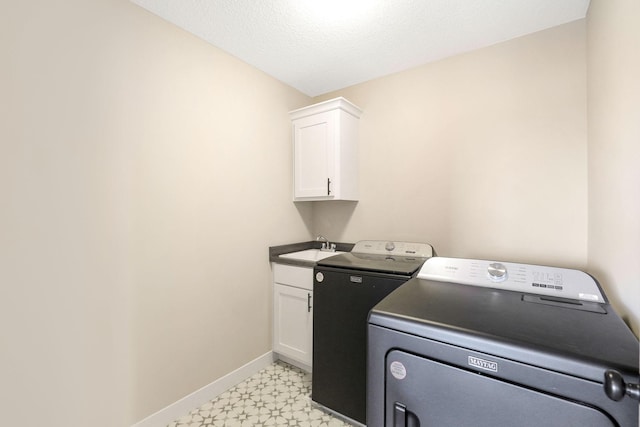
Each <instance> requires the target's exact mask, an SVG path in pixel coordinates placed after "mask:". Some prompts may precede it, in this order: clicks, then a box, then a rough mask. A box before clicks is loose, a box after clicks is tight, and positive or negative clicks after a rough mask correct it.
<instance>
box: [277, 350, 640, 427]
mask: <svg viewBox="0 0 640 427" xmlns="http://www.w3.org/2000/svg"><path fill="white" fill-rule="evenodd" d="M273 358H274V359H275V360H278V359H280V360H282V361H283V362H287V363H288V364H289V365H293V366H296V367H298V368H300V369H302V370H303V371H305V372H311V366H309V365H307V364H306V363H302V362H298V361H297V360H295V359H290V358H288V357H287V356H283V355H282V354H279V353H273ZM639 427H640V426H639Z"/></svg>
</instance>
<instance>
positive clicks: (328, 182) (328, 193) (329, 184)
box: [327, 178, 331, 196]
mask: <svg viewBox="0 0 640 427" xmlns="http://www.w3.org/2000/svg"><path fill="white" fill-rule="evenodd" d="M330 195H331V178H327V196H330Z"/></svg>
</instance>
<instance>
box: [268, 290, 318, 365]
mask: <svg viewBox="0 0 640 427" xmlns="http://www.w3.org/2000/svg"><path fill="white" fill-rule="evenodd" d="M273 289H274V295H273V303H274V313H273V349H274V351H275V352H276V353H279V354H281V355H283V356H287V357H290V358H291V359H294V360H296V361H298V362H301V363H304V364H305V365H308V366H311V363H312V355H313V351H312V345H313V311H312V303H313V301H312V298H313V292H312V291H310V290H307V289H302V288H296V287H293V286H286V285H281V284H279V283H275V284H274V288H273Z"/></svg>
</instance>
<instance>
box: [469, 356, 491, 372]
mask: <svg viewBox="0 0 640 427" xmlns="http://www.w3.org/2000/svg"><path fill="white" fill-rule="evenodd" d="M467 361H468V363H469V366H473V367H475V368H479V369H483V370H485V371H490V372H498V364H497V363H496V362H492V361H490V360H484V359H480V358H479V357H473V356H468V357H467Z"/></svg>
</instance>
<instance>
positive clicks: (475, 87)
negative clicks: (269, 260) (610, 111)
mask: <svg viewBox="0 0 640 427" xmlns="http://www.w3.org/2000/svg"><path fill="white" fill-rule="evenodd" d="M585 37H586V36H585V22H584V20H581V21H577V22H574V23H570V24H566V25H563V26H560V27H556V28H553V29H550V30H546V31H542V32H539V33H536V34H532V35H529V36H525V37H521V38H518V39H515V40H512V41H508V42H505V43H501V44H498V45H495V46H492V47H488V48H485V49H481V50H477V51H474V52H471V53H467V54H464V55H459V56H456V57H452V58H449V59H445V60H442V61H439V62H436V63H432V64H428V65H424V66H422V67H418V68H415V69H412V70H409V71H406V72H402V73H398V74H395V75H392V76H388V77H384V78H381V79H377V80H373V81H369V82H366V83H363V84H360V85H357V86H353V87H350V88H347V89H344V90H341V91H338V92H335V93H331V94H328V95H326V96H323V97H321V98H318V99H325V98H330V97H333V96H337V95H341V96H345V97H346V98H347V99H349V100H351V101H353V102H354V103H355V104H357V105H358V106H360V107H361V108H362V109H363V110H364V114H363V116H362V119H361V128H360V129H361V137H360V144H361V146H360V156H361V157H360V160H361V171H360V182H361V200H360V201H359V202H358V203H357V204H355V203H347V202H344V203H342V202H338V203H317V204H316V205H315V206H314V212H313V214H314V227H315V231H316V232H317V233H322V234H323V235H325V236H327V237H328V238H330V239H333V240H344V241H353V240H360V239H393V240H421V241H426V242H429V243H431V244H432V245H434V247H435V248H436V250H437V252H438V254H440V255H444V256H455V257H477V258H495V259H503V260H512V261H522V262H531V263H545V264H552V265H561V266H574V267H579V268H585V267H586V261H587V235H586V231H587V168H586V158H587V146H586V129H587V124H586V69H585V64H586V52H585V42H586V39H585Z"/></svg>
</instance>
